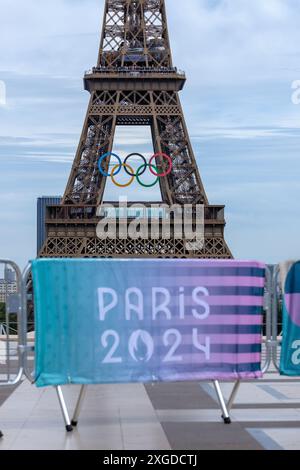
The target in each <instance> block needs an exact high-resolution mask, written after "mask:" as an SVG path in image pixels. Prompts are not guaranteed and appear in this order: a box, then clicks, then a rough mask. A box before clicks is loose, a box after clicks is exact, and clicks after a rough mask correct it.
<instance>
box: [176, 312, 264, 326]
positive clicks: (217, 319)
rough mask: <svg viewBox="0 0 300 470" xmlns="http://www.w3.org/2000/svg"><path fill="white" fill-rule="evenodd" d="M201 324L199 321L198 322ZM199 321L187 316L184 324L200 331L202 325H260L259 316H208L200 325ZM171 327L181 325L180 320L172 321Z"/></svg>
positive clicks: (260, 317)
mask: <svg viewBox="0 0 300 470" xmlns="http://www.w3.org/2000/svg"><path fill="white" fill-rule="evenodd" d="M200 322H201V320H200ZM200 322H199V319H197V318H193V317H191V316H189V317H188V318H186V320H185V322H184V324H185V325H186V326H195V327H196V326H198V327H199V329H201V324H202V325H261V322H262V316H261V315H240V316H237V315H210V316H209V317H207V318H206V319H205V320H202V322H201V323H200ZM172 324H173V325H182V320H181V321H180V320H179V319H174V320H172Z"/></svg>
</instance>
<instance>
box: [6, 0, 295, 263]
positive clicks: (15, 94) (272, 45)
mask: <svg viewBox="0 0 300 470" xmlns="http://www.w3.org/2000/svg"><path fill="white" fill-rule="evenodd" d="M103 3H104V2H103V0H51V1H50V0H43V1H42V2H41V1H40V0H26V2H24V1H23V0H0V8H1V15H0V258H1V257H2V258H11V259H13V260H15V261H17V262H18V263H19V265H20V267H21V268H23V267H24V266H25V265H26V263H27V261H28V260H29V259H31V258H34V257H35V256H36V199H37V197H39V196H42V195H60V194H63V192H64V188H65V185H66V182H67V178H68V175H69V172H70V168H71V164H72V160H73V157H74V155H75V152H76V147H77V144H78V140H79V136H80V132H81V129H82V124H83V120H84V116H85V113H86V109H87V104H88V99H89V96H88V93H87V92H85V91H84V90H83V83H82V77H83V73H84V71H85V70H88V69H89V68H91V66H93V65H95V63H96V58H97V52H98V46H99V37H100V28H101V24H102V14H103ZM182 5H183V2H182V0H166V6H167V12H168V20H169V32H170V39H171V45H172V49H173V61H174V64H175V65H176V66H177V67H178V68H180V69H182V70H185V72H186V74H187V78H188V80H187V83H186V86H185V89H184V90H183V91H182V92H181V100H182V104H183V108H184V112H185V118H186V121H187V124H188V128H189V132H190V137H191V140H192V143H193V147H194V151H195V155H196V158H197V163H198V165H199V170H200V173H201V177H202V179H203V182H204V185H205V189H206V192H207V195H208V198H209V201H210V203H212V204H226V220H227V227H226V240H227V242H228V244H229V246H230V248H231V250H232V252H233V254H234V256H235V257H236V258H238V259H257V260H260V261H265V262H268V263H276V262H279V261H282V260H285V259H289V258H299V257H300V243H299V233H300V206H299V200H300V158H299V149H300V104H298V105H297V104H294V103H293V101H294V102H295V99H294V100H292V93H294V90H293V89H292V84H293V82H294V81H295V80H300V61H299V57H300V28H299V22H300V2H299V0H251V1H249V0H188V1H187V2H184V8H183V7H182ZM4 89H5V90H6V100H4V99H3V96H4ZM298 101H300V100H298ZM125 131H126V132H125ZM127 131H128V133H127ZM114 150H116V151H119V152H120V153H122V152H123V153H124V154H127V153H131V152H134V151H140V152H142V153H143V152H144V153H148V152H151V148H150V137H149V136H148V135H147V134H146V133H144V131H143V129H137V128H132V129H129V130H126V129H124V130H122V131H120V132H119V133H118V135H117V139H116V142H115V147H114ZM113 191H114V190H113V186H111V185H108V187H107V190H106V199H109V198H111V199H115V198H116V197H115V196H116V194H115V193H114V192H113ZM143 197H144V199H150V200H151V199H157V194H155V193H154V192H153V193H151V194H150V193H149V191H148V192H147V194H145V193H144V194H143ZM139 199H141V197H139Z"/></svg>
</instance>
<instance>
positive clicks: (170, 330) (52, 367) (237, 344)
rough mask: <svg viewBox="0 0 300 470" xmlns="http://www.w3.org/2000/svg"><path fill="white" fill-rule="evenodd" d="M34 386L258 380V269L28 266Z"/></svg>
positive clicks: (170, 264)
mask: <svg viewBox="0 0 300 470" xmlns="http://www.w3.org/2000/svg"><path fill="white" fill-rule="evenodd" d="M32 272H33V284H34V302H35V318H36V383H37V385H38V386H46V385H59V384H65V383H76V384H95V383H128V382H143V383H146V382H154V381H187V380H214V379H220V380H223V379H237V378H241V379H245V378H258V377H261V375H262V374H261V365H260V363H261V340H262V313H263V301H264V283H265V265H264V264H261V263H257V262H246V261H231V260H229V261H210V260H117V259H114V260H110V259H95V260H94V259H92V260H89V259H88V260H85V259H81V260H72V259H51V260H48V259H39V260H35V261H33V262H32Z"/></svg>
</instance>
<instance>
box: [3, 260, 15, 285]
mask: <svg viewBox="0 0 300 470" xmlns="http://www.w3.org/2000/svg"><path fill="white" fill-rule="evenodd" d="M15 280H16V273H15V271H14V270H13V269H11V268H10V267H9V266H8V265H7V264H6V265H5V267H4V281H6V282H15Z"/></svg>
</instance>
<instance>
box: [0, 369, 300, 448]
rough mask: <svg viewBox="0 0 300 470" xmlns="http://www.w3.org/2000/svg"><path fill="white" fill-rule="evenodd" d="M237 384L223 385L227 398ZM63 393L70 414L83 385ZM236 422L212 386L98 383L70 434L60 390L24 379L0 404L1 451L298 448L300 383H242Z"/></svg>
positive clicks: (271, 376)
mask: <svg viewBox="0 0 300 470" xmlns="http://www.w3.org/2000/svg"><path fill="white" fill-rule="evenodd" d="M231 387H232V385H231V384H228V383H226V384H222V389H223V390H224V394H225V396H227V397H228V396H229V393H230V390H231ZM0 390H1V389H0ZM64 391H65V396H66V399H67V402H68V404H69V405H70V409H71V408H72V407H73V406H74V403H75V400H76V394H77V391H78V387H77V386H70V387H64ZM3 393H4V392H2V394H3ZM232 421H233V422H232V424H231V425H224V424H223V422H222V421H221V419H220V410H219V408H218V404H217V399H216V396H215V393H214V389H213V385H212V384H210V383H201V384H200V383H175V384H174V383H172V384H168V383H164V384H154V385H152V384H149V385H146V386H144V385H136V384H134V385H97V386H90V387H89V388H88V392H87V397H86V401H85V405H84V407H83V410H82V414H81V419H80V422H79V425H78V428H77V429H75V430H74V431H73V433H68V434H67V433H66V432H65V428H64V424H63V421H62V417H61V413H60V408H59V405H58V402H57V398H56V393H55V391H54V389H52V388H47V389H36V388H35V387H34V386H33V385H30V384H29V382H28V381H24V382H23V383H22V384H21V385H20V386H19V387H18V388H17V389H16V390H14V392H13V393H12V394H11V395H10V396H9V398H8V399H7V400H6V401H5V402H4V404H2V406H1V407H0V429H1V430H2V431H3V432H4V438H3V439H2V440H1V441H0V450H3V449H34V450H37V449H58V450H59V449H106V450H122V449H127V450H131V449H134V450H137V449H147V450H170V449H174V450H196V449H200V450H202V449H253V450H254V449H257V450H259V449H260V450H263V449H278V450H279V449H293V450H296V449H297V450H299V449H300V381H299V380H297V379H290V378H286V377H280V376H279V375H278V374H277V373H276V372H274V371H272V372H270V373H268V374H266V375H265V378H264V380H260V381H256V382H247V383H243V384H242V386H241V389H240V392H239V395H238V397H237V401H236V405H235V407H234V409H233V410H232Z"/></svg>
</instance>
